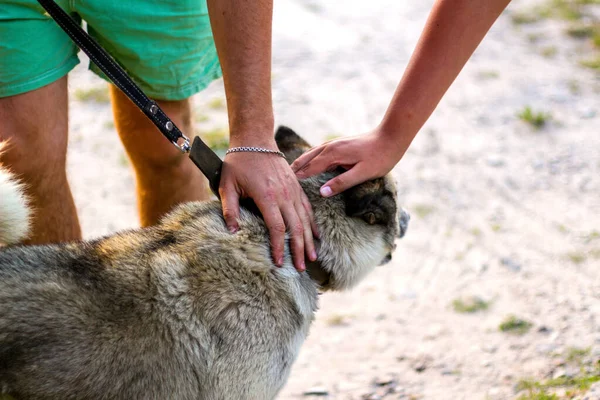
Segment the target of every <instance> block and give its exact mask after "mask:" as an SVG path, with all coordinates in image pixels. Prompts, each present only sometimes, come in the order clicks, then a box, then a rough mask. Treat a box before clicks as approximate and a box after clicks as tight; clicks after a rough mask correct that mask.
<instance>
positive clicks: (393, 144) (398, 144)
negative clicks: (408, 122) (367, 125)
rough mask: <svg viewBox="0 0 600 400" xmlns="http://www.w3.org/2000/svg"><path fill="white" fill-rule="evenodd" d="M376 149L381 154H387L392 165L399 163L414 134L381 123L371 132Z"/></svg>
mask: <svg viewBox="0 0 600 400" xmlns="http://www.w3.org/2000/svg"><path fill="white" fill-rule="evenodd" d="M373 134H374V136H375V140H376V141H377V142H378V143H379V145H378V147H379V148H380V149H381V152H382V153H383V154H385V153H387V154H388V155H389V157H390V158H392V159H393V161H394V163H397V162H398V161H400V159H401V158H402V156H404V153H405V152H406V150H407V149H408V147H409V146H410V143H411V142H412V139H413V138H414V136H415V135H414V134H412V133H411V132H410V131H408V132H407V131H405V130H403V129H402V128H401V127H397V126H394V125H389V124H385V123H383V122H382V124H380V125H379V126H378V127H377V128H375V130H374V132H373Z"/></svg>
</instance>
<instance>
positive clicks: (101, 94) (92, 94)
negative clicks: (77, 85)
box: [75, 86, 110, 103]
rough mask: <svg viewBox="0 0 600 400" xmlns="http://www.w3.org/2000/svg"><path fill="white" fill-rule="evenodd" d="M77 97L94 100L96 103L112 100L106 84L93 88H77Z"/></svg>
mask: <svg viewBox="0 0 600 400" xmlns="http://www.w3.org/2000/svg"><path fill="white" fill-rule="evenodd" d="M75 98H76V99H77V100H79V101H84V102H90V101H93V102H96V103H108V102H109V101H110V96H109V94H108V88H107V87H106V86H103V87H95V88H91V89H77V90H75Z"/></svg>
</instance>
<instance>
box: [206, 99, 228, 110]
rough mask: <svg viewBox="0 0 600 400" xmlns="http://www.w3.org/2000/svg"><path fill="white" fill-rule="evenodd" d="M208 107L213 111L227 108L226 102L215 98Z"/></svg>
mask: <svg viewBox="0 0 600 400" xmlns="http://www.w3.org/2000/svg"><path fill="white" fill-rule="evenodd" d="M208 107H209V108H211V109H213V110H222V109H224V108H225V100H223V99H222V98H220V97H215V98H214V99H212V100H211V101H209V102H208Z"/></svg>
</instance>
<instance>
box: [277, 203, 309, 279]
mask: <svg viewBox="0 0 600 400" xmlns="http://www.w3.org/2000/svg"><path fill="white" fill-rule="evenodd" d="M300 208H301V209H302V210H304V207H300ZM282 211H283V218H284V220H285V225H286V226H287V227H288V230H289V232H290V247H291V250H292V259H293V260H294V267H296V269H297V270H298V271H300V272H302V271H304V270H305V269H306V264H305V263H304V226H303V225H302V219H301V217H300V216H299V215H298V210H297V209H296V208H295V207H294V206H292V205H290V204H289V203H287V205H286V207H285V208H284V209H282Z"/></svg>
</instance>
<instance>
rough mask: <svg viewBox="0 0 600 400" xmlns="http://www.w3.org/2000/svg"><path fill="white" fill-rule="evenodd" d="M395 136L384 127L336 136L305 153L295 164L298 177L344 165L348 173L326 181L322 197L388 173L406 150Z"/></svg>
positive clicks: (294, 167)
mask: <svg viewBox="0 0 600 400" xmlns="http://www.w3.org/2000/svg"><path fill="white" fill-rule="evenodd" d="M400 144H401V142H399V141H398V140H397V139H395V138H394V136H393V135H391V134H388V133H386V132H385V131H383V130H381V129H379V128H378V129H375V130H374V131H372V132H370V133H368V134H366V135H363V136H357V137H352V138H344V139H336V140H332V141H329V142H327V143H324V144H322V145H320V146H317V147H315V148H313V149H311V150H309V151H308V152H306V153H304V154H302V155H301V156H300V157H299V158H298V159H297V160H296V161H294V163H293V164H292V170H293V171H294V172H295V173H296V176H297V177H298V178H299V179H305V178H309V177H311V176H313V175H318V174H320V173H322V172H325V171H331V170H334V169H335V168H337V167H341V168H343V169H345V170H346V172H344V173H342V174H340V175H338V176H336V177H335V178H333V179H331V180H330V181H328V182H326V183H325V184H324V185H323V186H322V187H321V190H320V192H321V196H323V197H330V196H335V195H336V194H339V193H341V192H343V191H344V190H347V189H350V188H351V187H353V186H356V185H358V184H360V183H363V182H365V181H368V180H369V179H373V178H378V177H381V176H384V175H386V174H387V173H388V172H390V171H391V170H392V168H394V165H396V164H397V163H398V161H399V160H400V157H402V154H404V151H405V150H406V149H405V148H404V149H403V148H402V146H401V145H400Z"/></svg>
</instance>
